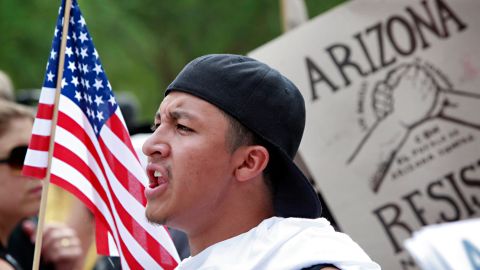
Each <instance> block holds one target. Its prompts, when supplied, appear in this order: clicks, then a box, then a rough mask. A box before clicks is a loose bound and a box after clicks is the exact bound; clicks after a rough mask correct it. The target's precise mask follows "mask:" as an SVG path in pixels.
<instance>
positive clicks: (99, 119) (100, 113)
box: [97, 111, 103, 121]
mask: <svg viewBox="0 0 480 270" xmlns="http://www.w3.org/2000/svg"><path fill="white" fill-rule="evenodd" d="M97 119H98V121H102V120H103V112H102V111H97Z"/></svg>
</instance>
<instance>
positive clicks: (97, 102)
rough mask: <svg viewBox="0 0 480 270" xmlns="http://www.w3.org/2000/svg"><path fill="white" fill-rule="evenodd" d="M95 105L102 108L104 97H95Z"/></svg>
mask: <svg viewBox="0 0 480 270" xmlns="http://www.w3.org/2000/svg"><path fill="white" fill-rule="evenodd" d="M94 102H95V104H97V107H98V106H100V104H103V103H104V102H103V99H102V96H97V95H95V101H94Z"/></svg>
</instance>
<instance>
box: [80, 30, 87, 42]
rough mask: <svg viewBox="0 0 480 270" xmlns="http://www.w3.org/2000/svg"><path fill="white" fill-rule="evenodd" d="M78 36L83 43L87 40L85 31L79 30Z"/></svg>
mask: <svg viewBox="0 0 480 270" xmlns="http://www.w3.org/2000/svg"><path fill="white" fill-rule="evenodd" d="M78 38H79V39H80V41H82V43H84V42H85V41H87V40H88V38H87V33H85V32H81V33H80V36H79V37H78Z"/></svg>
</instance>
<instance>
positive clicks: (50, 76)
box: [47, 71, 55, 82]
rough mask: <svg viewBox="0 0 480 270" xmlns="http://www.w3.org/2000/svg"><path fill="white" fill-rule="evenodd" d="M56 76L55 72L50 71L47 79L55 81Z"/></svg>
mask: <svg viewBox="0 0 480 270" xmlns="http://www.w3.org/2000/svg"><path fill="white" fill-rule="evenodd" d="M54 77H55V74H53V73H52V72H51V71H48V73H47V81H48V82H53V78H54Z"/></svg>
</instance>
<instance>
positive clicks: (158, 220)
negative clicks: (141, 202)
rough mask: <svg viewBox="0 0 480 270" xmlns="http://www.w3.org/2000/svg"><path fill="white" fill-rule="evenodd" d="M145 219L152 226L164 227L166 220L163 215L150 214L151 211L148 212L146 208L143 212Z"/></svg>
mask: <svg viewBox="0 0 480 270" xmlns="http://www.w3.org/2000/svg"><path fill="white" fill-rule="evenodd" d="M145 217H146V218H147V220H148V222H150V223H152V224H161V225H166V220H167V219H166V218H165V217H164V216H163V215H159V214H158V213H152V211H149V209H148V206H147V209H146V211H145Z"/></svg>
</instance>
